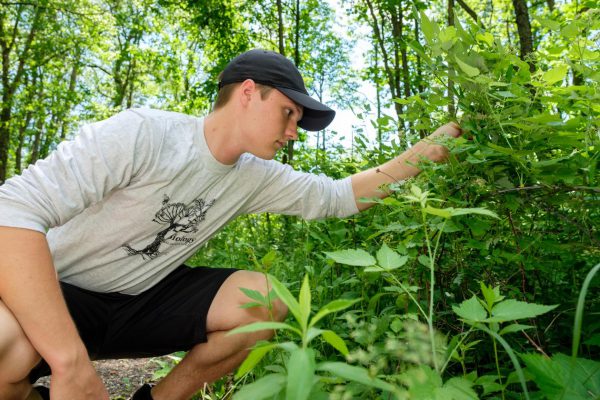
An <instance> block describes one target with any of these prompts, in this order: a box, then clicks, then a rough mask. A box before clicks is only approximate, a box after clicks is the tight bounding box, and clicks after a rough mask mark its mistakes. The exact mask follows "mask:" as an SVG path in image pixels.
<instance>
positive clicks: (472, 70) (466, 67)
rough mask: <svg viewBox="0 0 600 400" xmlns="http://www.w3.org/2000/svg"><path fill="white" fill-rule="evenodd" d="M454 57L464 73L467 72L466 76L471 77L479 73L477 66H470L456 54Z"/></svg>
mask: <svg viewBox="0 0 600 400" xmlns="http://www.w3.org/2000/svg"><path fill="white" fill-rule="evenodd" d="M454 59H455V60H456V63H457V64H458V66H459V67H460V69H462V70H463V72H464V73H465V74H467V76H468V77H469V78H473V77H475V76H477V75H479V69H478V68H475V67H472V66H470V65H469V64H467V63H466V62H464V61H461V60H460V58H458V57H456V56H455V57H454Z"/></svg>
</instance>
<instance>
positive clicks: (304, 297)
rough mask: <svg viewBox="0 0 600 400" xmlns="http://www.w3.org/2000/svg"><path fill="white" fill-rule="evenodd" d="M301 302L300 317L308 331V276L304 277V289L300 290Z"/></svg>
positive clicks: (301, 323) (302, 324)
mask: <svg viewBox="0 0 600 400" xmlns="http://www.w3.org/2000/svg"><path fill="white" fill-rule="evenodd" d="M299 300H300V315H301V316H302V320H301V321H300V325H301V326H302V329H303V330H306V326H307V325H308V318H309V317H310V285H309V283H308V274H307V275H304V281H303V282H302V287H301V288H300V296H299Z"/></svg>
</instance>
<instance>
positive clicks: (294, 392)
mask: <svg viewBox="0 0 600 400" xmlns="http://www.w3.org/2000/svg"><path fill="white" fill-rule="evenodd" d="M287 368H288V377H291V378H292V379H288V380H287V390H286V392H285V398H286V400H306V399H308V396H310V391H311V389H312V386H313V383H314V376H315V355H314V350H312V349H305V348H302V347H300V348H298V349H296V350H294V351H293V352H292V354H291V355H290V359H289V361H288V364H287Z"/></svg>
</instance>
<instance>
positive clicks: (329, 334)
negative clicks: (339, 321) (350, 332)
mask: <svg viewBox="0 0 600 400" xmlns="http://www.w3.org/2000/svg"><path fill="white" fill-rule="evenodd" d="M323 339H325V341H326V342H327V343H329V344H330V345H332V346H333V348H334V349H336V350H337V351H339V352H340V353H342V355H344V356H347V355H348V346H346V342H344V339H342V338H341V337H339V336H338V334H337V333H335V332H334V331H330V330H327V331H323Z"/></svg>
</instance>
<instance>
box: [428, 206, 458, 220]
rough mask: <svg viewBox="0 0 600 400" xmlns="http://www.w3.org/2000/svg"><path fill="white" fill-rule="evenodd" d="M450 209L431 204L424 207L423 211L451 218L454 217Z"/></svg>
mask: <svg viewBox="0 0 600 400" xmlns="http://www.w3.org/2000/svg"><path fill="white" fill-rule="evenodd" d="M448 210H449V209H441V208H435V207H431V206H430V205H428V206H427V207H425V208H424V209H423V211H425V212H426V213H427V214H432V215H437V216H439V217H442V218H450V217H452V214H451V213H450V211H448Z"/></svg>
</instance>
